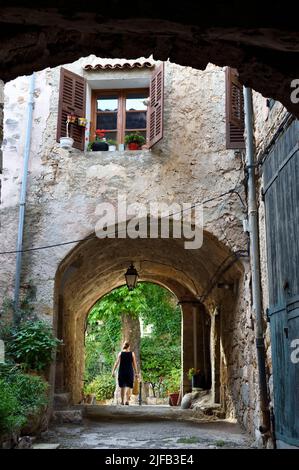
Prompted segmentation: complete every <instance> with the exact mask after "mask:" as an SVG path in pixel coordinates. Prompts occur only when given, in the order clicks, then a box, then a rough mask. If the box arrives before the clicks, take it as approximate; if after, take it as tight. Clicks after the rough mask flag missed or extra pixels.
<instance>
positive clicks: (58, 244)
mask: <svg viewBox="0 0 299 470" xmlns="http://www.w3.org/2000/svg"><path fill="white" fill-rule="evenodd" d="M232 194H236V195H238V197H239V199H240V200H241V203H242V205H243V206H244V202H243V200H242V198H241V196H240V194H239V193H238V191H237V190H236V187H235V188H233V189H229V190H228V191H226V192H224V193H221V194H219V195H217V196H214V197H212V198H209V199H206V200H204V201H202V202H195V203H194V204H191V206H190V207H188V208H186V209H181V210H179V211H177V212H174V213H173V214H171V215H172V217H174V216H175V215H178V214H181V213H183V212H186V211H187V210H188V211H189V210H190V209H194V208H195V207H197V206H199V205H204V204H207V203H209V202H212V201H215V200H217V199H221V198H222V197H224V196H227V195H232ZM163 218H166V216H165V217H161V219H163ZM126 231H127V227H126V228H124V229H123V230H118V232H117V233H122V232H126ZM114 233H115V232H113V233H112V232H110V233H109V232H107V234H106V237H109V235H113V234H114ZM96 238H98V237H97V236H96V235H90V236H88V237H85V238H81V239H77V240H70V241H67V242H61V243H53V244H51V245H43V246H36V247H30V248H24V249H22V250H8V251H1V252H0V256H2V255H10V254H16V253H27V252H31V251H40V250H46V249H48V248H57V247H60V246H65V245H72V244H76V243H80V242H84V241H88V240H92V239H96Z"/></svg>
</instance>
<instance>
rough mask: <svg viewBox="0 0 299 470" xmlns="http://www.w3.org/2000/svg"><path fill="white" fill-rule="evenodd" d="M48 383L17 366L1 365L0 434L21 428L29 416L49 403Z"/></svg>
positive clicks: (37, 412)
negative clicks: (21, 370)
mask: <svg viewBox="0 0 299 470" xmlns="http://www.w3.org/2000/svg"><path fill="white" fill-rule="evenodd" d="M47 391H48V384H47V382H45V381H44V380H43V379H42V378H41V377H39V376H33V375H28V374H24V373H21V372H20V371H19V370H18V368H17V367H15V366H14V367H12V366H9V365H1V367H0V434H4V433H6V432H14V431H18V430H20V429H21V428H22V427H23V426H24V425H26V423H27V418H28V417H29V416H30V417H32V416H33V415H35V414H36V415H38V414H39V413H40V412H41V411H42V410H43V408H45V407H46V406H47V404H48V394H47Z"/></svg>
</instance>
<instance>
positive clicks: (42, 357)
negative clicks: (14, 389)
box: [4, 320, 60, 371]
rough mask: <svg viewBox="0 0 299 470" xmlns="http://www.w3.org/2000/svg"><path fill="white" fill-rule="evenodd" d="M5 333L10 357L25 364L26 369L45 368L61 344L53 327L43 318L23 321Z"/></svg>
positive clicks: (39, 369) (38, 369)
mask: <svg viewBox="0 0 299 470" xmlns="http://www.w3.org/2000/svg"><path fill="white" fill-rule="evenodd" d="M5 335H6V338H5V339H6V353H7V355H8V357H9V358H11V359H12V360H14V361H15V362H17V363H21V364H23V366H24V369H25V370H27V369H32V370H37V371H42V370H44V369H45V368H46V367H47V366H48V365H49V364H50V363H51V361H52V358H53V353H54V351H55V348H56V346H57V345H58V344H60V341H59V340H58V339H56V338H55V337H54V335H53V330H52V327H51V326H50V325H49V324H48V323H47V322H45V321H43V320H25V321H22V322H20V323H19V324H18V325H16V326H12V327H10V328H8V329H7V330H6V332H5ZM4 341H5V340H4Z"/></svg>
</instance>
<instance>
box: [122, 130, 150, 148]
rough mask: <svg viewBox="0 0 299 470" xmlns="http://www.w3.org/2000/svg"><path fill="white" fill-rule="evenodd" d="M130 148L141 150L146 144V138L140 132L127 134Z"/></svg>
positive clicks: (127, 143) (126, 138)
mask: <svg viewBox="0 0 299 470" xmlns="http://www.w3.org/2000/svg"><path fill="white" fill-rule="evenodd" d="M125 144H126V146H127V148H128V150H139V149H140V148H141V147H142V145H144V144H145V138H144V137H143V135H141V134H139V132H132V133H130V134H128V135H126V136H125Z"/></svg>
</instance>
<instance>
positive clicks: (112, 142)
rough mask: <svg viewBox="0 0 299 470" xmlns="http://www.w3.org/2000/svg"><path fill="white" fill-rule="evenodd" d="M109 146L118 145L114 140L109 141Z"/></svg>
mask: <svg viewBox="0 0 299 470" xmlns="http://www.w3.org/2000/svg"><path fill="white" fill-rule="evenodd" d="M107 144H108V145H117V140H114V139H107Z"/></svg>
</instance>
